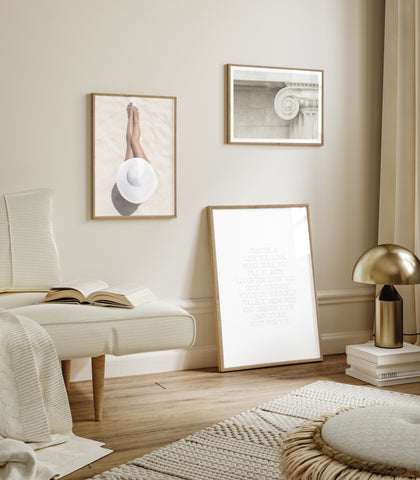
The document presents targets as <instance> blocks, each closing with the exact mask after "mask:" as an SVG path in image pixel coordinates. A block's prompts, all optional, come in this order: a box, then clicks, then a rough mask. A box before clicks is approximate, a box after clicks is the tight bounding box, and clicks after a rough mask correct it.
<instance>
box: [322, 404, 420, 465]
mask: <svg viewBox="0 0 420 480" xmlns="http://www.w3.org/2000/svg"><path fill="white" fill-rule="evenodd" d="M321 433H322V438H323V440H324V441H325V443H327V444H328V445H330V446H331V447H333V448H334V449H335V450H337V451H339V452H342V453H346V454H347V455H350V456H351V457H352V458H355V459H358V460H364V461H366V462H374V463H378V464H384V465H389V466H392V467H402V468H407V469H409V470H415V471H420V455H419V452H420V450H419V449H420V408H418V407H403V406H398V407H388V406H372V407H366V408H358V409H355V410H350V411H348V412H344V413H340V414H339V415H336V416H334V417H331V418H330V419H328V420H327V421H326V422H325V424H324V426H323V427H322V431H321Z"/></svg>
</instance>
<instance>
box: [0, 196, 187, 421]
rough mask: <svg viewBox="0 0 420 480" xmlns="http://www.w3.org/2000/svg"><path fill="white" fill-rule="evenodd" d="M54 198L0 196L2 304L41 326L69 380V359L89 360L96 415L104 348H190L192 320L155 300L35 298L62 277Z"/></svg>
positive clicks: (100, 402)
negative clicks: (106, 303)
mask: <svg viewBox="0 0 420 480" xmlns="http://www.w3.org/2000/svg"><path fill="white" fill-rule="evenodd" d="M52 202H53V195H52V192H51V191H50V190H48V189H39V190H30V191H27V192H20V193H12V194H5V195H3V197H0V309H7V310H11V311H13V312H14V313H16V314H19V315H23V316H26V317H29V318H30V319H32V320H34V321H36V322H38V323H39V324H40V325H42V326H43V327H44V328H45V329H46V330H47V332H48V333H49V335H50V336H51V338H52V340H53V342H54V345H55V348H56V350H57V354H58V357H59V359H60V360H61V361H62V367H63V374H64V379H65V382H66V386H67V387H68V386H69V381H70V365H71V360H72V359H75V358H91V359H92V382H93V396H94V405H95V418H96V420H100V419H101V416H102V406H103V388H104V369H105V355H106V354H110V355H128V354H131V353H142V352H151V351H157V350H172V349H184V348H188V347H190V346H191V345H192V344H193V342H194V339H195V320H194V318H193V317H192V315H190V314H188V313H187V312H186V311H185V310H183V309H182V308H180V307H178V306H176V305H172V304H170V303H166V302H162V301H158V300H154V301H151V302H148V303H146V304H144V305H142V306H140V307H137V308H134V309H126V308H117V307H96V306H92V305H70V304H57V303H55V304H41V303H39V302H41V300H42V299H43V298H44V296H45V292H46V291H47V290H48V289H49V288H51V287H52V286H54V285H58V284H60V283H62V273H61V267H60V262H59V256H58V249H57V246H56V242H55V237H54V228H53V223H54V222H53V205H52ZM93 276H94V275H93Z"/></svg>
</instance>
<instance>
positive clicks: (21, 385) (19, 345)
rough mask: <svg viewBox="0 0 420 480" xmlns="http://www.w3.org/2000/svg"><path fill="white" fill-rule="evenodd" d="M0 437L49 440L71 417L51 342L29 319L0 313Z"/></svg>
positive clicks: (63, 430) (67, 425) (65, 428)
mask: <svg viewBox="0 0 420 480" xmlns="http://www.w3.org/2000/svg"><path fill="white" fill-rule="evenodd" d="M0 345H1V348H0V376H1V389H0V435H2V436H3V437H10V438H13V439H15V440H21V441H24V442H49V441H51V440H52V435H53V434H62V435H65V434H67V433H69V432H71V429H72V421H71V414H70V408H69V404H68V400H67V394H66V390H65V387H64V382H63V377H62V374H61V369H60V365H59V362H58V359H57V354H56V352H55V349H54V345H53V343H52V342H51V339H50V338H49V336H48V334H47V333H46V331H45V330H44V329H43V328H41V327H40V326H39V325H38V324H37V323H36V322H34V321H32V320H30V319H29V318H26V317H23V316H20V315H19V316H18V315H15V314H12V313H11V312H10V311H5V312H1V313H0Z"/></svg>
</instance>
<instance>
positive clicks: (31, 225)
mask: <svg viewBox="0 0 420 480" xmlns="http://www.w3.org/2000/svg"><path fill="white" fill-rule="evenodd" d="M52 199H53V195H52V192H51V191H50V190H48V189H38V190H30V191H27V192H21V193H12V194H5V195H3V197H2V198H1V200H0V252H1V253H0V272H1V273H0V291H2V292H5V291H21V290H32V291H33V290H48V289H49V288H50V287H51V286H53V285H55V284H58V283H61V281H62V275H61V270H60V264H59V257H58V250H57V246H56V243H55V238H54V231H53V208H52Z"/></svg>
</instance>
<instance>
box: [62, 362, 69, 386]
mask: <svg viewBox="0 0 420 480" xmlns="http://www.w3.org/2000/svg"><path fill="white" fill-rule="evenodd" d="M61 371H62V372H63V378H64V385H65V386H66V390H67V392H68V391H69V390H70V373H71V360H61Z"/></svg>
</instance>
